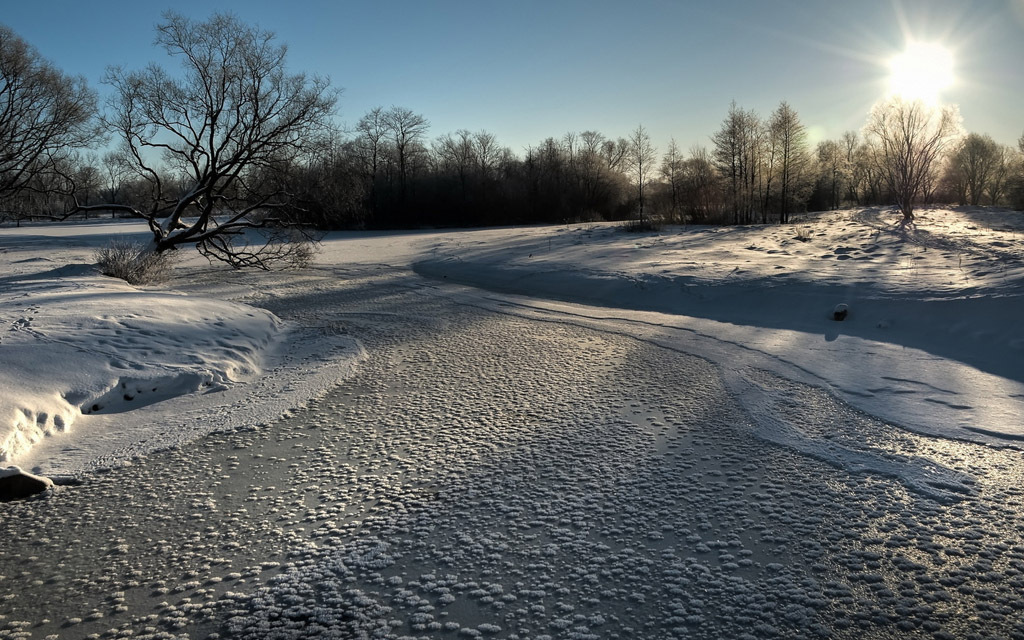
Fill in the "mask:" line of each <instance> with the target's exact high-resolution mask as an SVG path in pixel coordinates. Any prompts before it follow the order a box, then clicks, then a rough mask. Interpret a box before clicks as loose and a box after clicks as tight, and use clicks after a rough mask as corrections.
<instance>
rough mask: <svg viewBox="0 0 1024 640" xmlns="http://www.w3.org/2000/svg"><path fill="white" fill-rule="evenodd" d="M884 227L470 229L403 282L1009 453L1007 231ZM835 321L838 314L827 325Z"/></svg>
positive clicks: (1012, 404)
mask: <svg viewBox="0 0 1024 640" xmlns="http://www.w3.org/2000/svg"><path fill="white" fill-rule="evenodd" d="M898 219H899V215H898V214H895V213H893V212H891V211H884V210H878V209H868V210H862V211H841V212H835V213H820V214H811V215H809V216H807V217H806V218H805V219H803V220H801V221H800V222H798V223H797V224H795V225H793V226H786V227H779V226H772V227H768V228H763V227H757V226H752V227H690V228H686V229H682V228H668V229H666V230H664V231H663V232H661V233H646V234H636V235H631V234H624V233H622V232H620V231H619V230H618V229H617V228H616V227H615V226H613V225H583V226H579V225H577V226H571V227H563V228H557V229H553V228H537V229H524V230H493V231H491V230H487V231H477V232H472V233H463V234H458V235H446V236H442V237H440V238H438V239H437V240H436V242H434V243H433V244H431V245H429V249H430V253H429V254H428V255H426V256H424V257H422V258H420V259H418V260H417V261H416V263H415V265H414V266H415V268H416V270H417V272H419V273H421V274H423V275H426V276H428V277H432V278H442V279H445V280H447V281H449V282H461V283H466V284H470V285H473V286H476V287H482V288H486V289H489V290H491V291H496V292H502V293H512V294H519V295H522V296H531V297H533V298H537V297H540V298H548V299H551V300H558V301H566V302H572V303H582V304H584V305H587V307H586V308H585V309H581V308H580V307H578V306H574V308H573V309H567V308H565V307H559V306H558V305H555V304H548V305H541V304H538V303H536V302H530V303H528V304H530V305H531V306H534V307H538V308H539V307H544V308H547V309H550V310H559V311H562V312H565V313H569V314H572V315H585V316H587V317H593V318H608V317H616V318H623V319H629V320H631V321H633V322H635V323H637V324H638V325H646V327H647V328H648V330H649V328H650V327H651V326H656V327H661V328H664V329H666V331H665V332H662V338H661V342H663V343H665V344H669V345H672V346H675V347H676V348H679V349H682V350H684V351H687V352H689V353H694V354H697V355H701V356H704V357H707V358H709V359H711V360H712V361H715V362H719V363H720V364H722V365H723V366H724V367H726V368H728V369H730V370H734V371H736V372H737V375H738V376H740V377H743V376H744V373H743V372H744V371H745V370H749V369H752V368H761V369H767V370H770V371H774V372H776V373H778V374H779V375H782V376H785V377H789V378H794V379H798V380H801V381H804V382H809V383H811V384H816V385H819V386H823V387H825V388H827V389H828V390H829V391H830V392H832V393H834V394H835V395H838V396H839V397H841V398H842V399H843V400H845V401H847V402H848V403H850V404H852V405H854V406H856V407H859V408H861V409H862V410H864V411H865V412H867V413H869V414H872V415H875V416H878V417H880V418H883V419H885V420H887V421H890V422H894V423H896V424H900V425H902V426H904V427H906V428H908V429H911V430H914V431H918V432H921V433H928V434H934V435H940V436H944V437H950V438H963V439H974V440H980V441H987V442H1007V441H1014V440H1020V439H1024V419H1022V418H1021V416H1024V331H1022V330H1021V324H1020V318H1021V317H1022V313H1024V214H1022V213H1020V212H1008V211H991V210H984V209H974V210H948V209H931V210H927V209H926V210H923V211H920V212H919V223H918V225H917V227H916V228H910V229H903V228H900V227H898V226H897V225H896V222H897V220H898ZM840 304H845V305H847V306H848V308H849V315H848V317H847V318H846V319H845V320H844V321H842V322H836V321H835V320H834V319H833V311H834V309H835V308H836V306H837V305H840ZM669 329H671V330H673V331H669ZM632 331H640V329H639V328H636V327H634V329H632ZM741 395H742V394H741Z"/></svg>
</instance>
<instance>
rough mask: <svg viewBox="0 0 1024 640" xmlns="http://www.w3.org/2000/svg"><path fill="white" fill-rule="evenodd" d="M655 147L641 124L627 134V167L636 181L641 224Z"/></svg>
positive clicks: (655, 156)
mask: <svg viewBox="0 0 1024 640" xmlns="http://www.w3.org/2000/svg"><path fill="white" fill-rule="evenodd" d="M657 159H658V156H657V149H656V148H655V147H654V145H653V144H652V143H651V136H650V134H648V133H647V129H644V126H643V125H637V127H636V129H634V130H633V132H632V133H630V134H629V169H630V173H631V174H632V176H633V180H634V182H635V183H636V188H637V200H638V205H639V214H640V222H641V224H642V223H643V222H644V196H645V193H644V190H645V189H646V187H647V185H648V183H650V181H651V174H652V173H653V172H654V169H655V164H654V163H655V162H657Z"/></svg>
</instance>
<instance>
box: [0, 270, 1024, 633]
mask: <svg viewBox="0 0 1024 640" xmlns="http://www.w3.org/2000/svg"><path fill="white" fill-rule="evenodd" d="M211 277H212V276H211ZM311 278H312V276H311ZM314 279H316V280H317V282H314V283H312V284H311V283H310V282H305V283H303V286H302V287H296V288H295V289H294V291H295V292H296V294H295V295H294V296H293V295H290V294H289V293H288V289H287V287H281V288H278V289H272V290H270V291H269V292H268V293H266V294H264V295H263V296H261V297H259V299H257V300H255V301H250V303H253V304H256V305H258V306H263V307H265V308H267V309H268V310H270V311H272V312H273V313H275V314H277V315H278V316H280V317H281V318H284V319H286V320H291V321H295V322H299V323H302V324H305V325H308V326H315V327H320V328H322V329H323V330H325V331H330V332H339V333H346V334H348V335H351V336H354V337H356V338H358V339H359V340H360V341H361V342H362V344H363V345H364V347H365V349H366V352H367V354H368V359H367V361H366V362H365V363H363V364H362V365H361V366H360V367H359V368H358V370H357V372H356V374H355V375H354V376H353V377H351V378H349V379H346V380H343V381H341V382H340V384H339V385H338V386H337V387H336V388H334V389H333V390H332V391H330V392H329V393H328V394H327V395H326V396H324V397H323V398H321V399H320V400H318V401H316V402H314V403H312V404H311V405H310V406H309V407H308V408H306V409H303V410H300V411H296V412H294V413H293V414H292V415H290V416H288V417H286V418H284V419H282V420H280V421H277V422H275V423H272V424H268V425H263V426H260V427H253V428H247V429H241V430H236V431H234V432H231V433H216V434H213V435H211V436H207V437H205V438H202V439H200V440H198V441H196V442H194V443H192V444H188V445H184V446H180V447H176V448H174V449H171V450H165V451H160V452H157V453H154V454H152V455H149V456H146V457H144V458H139V459H137V460H135V461H134V462H133V463H132V464H131V465H130V466H125V467H120V468H115V469H111V470H109V471H107V472H105V473H96V474H88V475H86V476H85V477H84V481H83V483H82V484H79V485H77V486H66V487H62V488H60V489H59V490H58V491H57V493H56V494H55V495H53V496H52V497H51V498H49V499H46V500H36V501H27V502H22V503H17V504H10V505H6V506H4V507H3V518H2V519H0V537H2V539H3V551H2V554H0V597H2V600H0V638H6V637H11V638H14V637H19V638H87V637H108V638H114V637H124V638H129V637H130V638H178V637H182V638H218V637H219V638H252V639H263V638H293V637H294V638H315V637H322V638H350V637H351V638H361V637H369V638H377V637H379V638H400V637H419V638H445V637H450V638H466V637H470V638H471V637H488V638H537V639H539V638H552V639H556V638H575V639H584V638H771V637H781V638H819V637H820V638H825V637H832V638H842V637H849V638H854V637H856V638H863V637H870V638H885V637H893V638H897V637H898V638H903V637H921V638H967V637H979V638H981V637H1024V622H1022V621H1024V539H1022V538H1024V517H1022V515H1024V507H1022V502H1021V501H1022V496H1024V483H1022V480H1024V462H1022V458H1021V455H1020V451H1018V450H1016V449H1001V448H997V447H992V446H985V445H981V444H974V443H967V442H958V441H955V440H948V439H937V438H930V437H925V436H919V435H914V434H911V433H909V432H907V431H904V430H901V429H898V428H896V427H893V426H891V425H888V424H886V423H883V422H880V421H877V420H875V419H873V418H871V417H869V416H866V415H864V414H862V413H860V412H857V411H855V410H853V409H851V408H849V407H848V406H847V405H845V404H843V403H841V402H839V401H837V400H835V399H834V398H833V397H831V396H829V395H826V394H825V393H823V392H822V391H820V390H818V389H815V388H812V387H808V386H805V385H802V384H801V383H798V382H793V381H790V380H784V379H773V378H772V379H770V378H771V376H772V375H773V374H770V373H767V372H756V371H755V372H746V373H745V374H744V376H745V379H747V380H748V387H749V386H750V384H752V385H753V387H752V388H757V387H758V385H760V386H761V387H764V388H770V389H772V394H771V396H770V398H769V400H768V401H763V398H762V399H759V397H758V396H757V395H756V394H755V396H754V397H753V399H751V397H744V394H743V393H741V392H739V391H737V389H738V387H737V386H736V385H737V382H736V380H735V379H734V378H735V375H734V374H733V373H730V372H728V371H725V370H723V368H722V367H721V366H720V365H718V364H714V363H712V362H710V361H708V360H705V359H702V358H699V357H696V356H693V355H689V354H688V353H685V350H678V349H669V348H666V347H665V346H662V345H661V344H660V343H659V341H658V340H657V339H655V338H656V336H652V335H649V331H648V330H641V329H640V328H638V327H636V326H633V325H630V324H629V323H628V322H625V321H616V320H606V321H601V320H586V321H583V320H580V319H579V318H577V317H575V316H572V315H570V314H559V313H554V312H548V313H541V312H539V311H537V310H529V309H522V308H519V307H517V306H515V305H502V304H496V303H495V302H494V300H493V299H490V298H487V297H486V296H485V295H484V294H476V295H474V294H472V293H467V292H466V291H464V290H461V289H457V288H455V287H445V286H443V285H438V284H436V283H431V282H429V281H427V280H423V279H421V278H419V277H418V276H415V275H412V274H411V273H410V272H408V271H406V270H397V269H386V268H380V269H369V268H365V269H362V270H360V271H359V272H358V273H356V272H350V273H347V274H345V275H344V277H338V276H337V275H336V274H330V273H325V274H324V275H323V276H319V277H317V278H314ZM197 286H210V283H208V282H207V283H199V285H197ZM750 381H752V383H751V382H750ZM758 410H762V411H766V412H771V413H772V415H771V416H769V417H770V418H771V419H770V420H767V421H766V420H763V419H759V418H764V416H757V415H754V414H755V412H756V411H758ZM766 425H768V426H766ZM771 425H776V427H774V428H773V427H772V426H771ZM780 425H781V426H780ZM794 425H795V426H794ZM808 442H810V443H813V446H808V445H807V443H808ZM830 451H831V452H835V451H839V452H840V454H841V455H840V454H835V455H837V456H840V457H838V458H837V457H834V456H833V454H830V453H829V452H830ZM840 459H841V460H842V461H843V464H837V460H840ZM851 461H852V463H851Z"/></svg>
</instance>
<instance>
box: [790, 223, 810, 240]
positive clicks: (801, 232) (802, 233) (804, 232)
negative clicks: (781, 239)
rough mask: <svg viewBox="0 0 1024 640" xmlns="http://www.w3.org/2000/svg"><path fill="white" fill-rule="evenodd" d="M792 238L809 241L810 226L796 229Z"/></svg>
mask: <svg viewBox="0 0 1024 640" xmlns="http://www.w3.org/2000/svg"><path fill="white" fill-rule="evenodd" d="M793 239H794V240H799V241H800V242H810V241H811V228H810V227H800V228H799V229H797V230H796V235H795V236H793Z"/></svg>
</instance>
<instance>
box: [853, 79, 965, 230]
mask: <svg viewBox="0 0 1024 640" xmlns="http://www.w3.org/2000/svg"><path fill="white" fill-rule="evenodd" d="M959 133H960V113H959V110H958V109H957V108H956V107H955V106H947V107H930V106H928V105H927V104H925V103H924V102H923V101H921V100H906V99H903V98H901V97H898V96H896V97H892V98H889V99H887V100H884V101H882V102H880V103H878V104H876V105H875V107H874V108H873V109H872V111H871V116H870V118H869V119H868V124H867V126H866V127H865V134H866V135H867V136H869V137H870V138H871V139H872V140H873V141H874V142H875V143H876V144H877V153H876V154H875V162H876V163H877V165H878V167H879V169H880V170H881V172H882V175H883V176H884V177H885V180H886V182H887V184H888V186H889V189H890V190H891V192H892V195H893V197H894V198H895V200H896V204H897V205H898V206H899V208H900V211H901V212H902V213H903V222H902V224H912V223H913V222H914V203H915V200H916V199H917V198H918V197H919V196H920V195H922V192H923V191H924V187H925V186H927V183H928V182H929V181H930V180H931V179H932V172H933V169H934V167H935V165H936V163H937V162H938V160H939V159H940V158H941V156H942V153H943V151H944V150H945V149H946V148H947V147H948V146H949V144H950V143H951V142H952V141H954V140H955V139H956V138H957V136H958V135H959Z"/></svg>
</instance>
